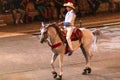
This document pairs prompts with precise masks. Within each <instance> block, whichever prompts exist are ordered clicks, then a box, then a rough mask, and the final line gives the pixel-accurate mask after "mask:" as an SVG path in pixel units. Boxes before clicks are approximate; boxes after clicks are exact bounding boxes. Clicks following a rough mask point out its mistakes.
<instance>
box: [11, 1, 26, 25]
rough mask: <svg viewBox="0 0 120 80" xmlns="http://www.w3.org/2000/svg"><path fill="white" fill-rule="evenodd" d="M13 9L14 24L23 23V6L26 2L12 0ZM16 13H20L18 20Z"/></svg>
mask: <svg viewBox="0 0 120 80" xmlns="http://www.w3.org/2000/svg"><path fill="white" fill-rule="evenodd" d="M13 4H14V8H13V10H12V14H13V19H14V22H15V24H18V23H19V22H20V23H23V20H24V16H25V6H26V0H13ZM17 13H20V18H18V16H17Z"/></svg>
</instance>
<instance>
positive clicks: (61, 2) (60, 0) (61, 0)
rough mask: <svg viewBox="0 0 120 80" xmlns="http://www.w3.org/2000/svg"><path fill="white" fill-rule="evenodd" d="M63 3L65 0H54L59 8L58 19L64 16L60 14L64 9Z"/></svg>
mask: <svg viewBox="0 0 120 80" xmlns="http://www.w3.org/2000/svg"><path fill="white" fill-rule="evenodd" d="M63 3H64V0H54V4H55V7H56V9H57V18H58V19H59V18H60V17H62V16H61V15H60V14H61V11H62V8H63Z"/></svg>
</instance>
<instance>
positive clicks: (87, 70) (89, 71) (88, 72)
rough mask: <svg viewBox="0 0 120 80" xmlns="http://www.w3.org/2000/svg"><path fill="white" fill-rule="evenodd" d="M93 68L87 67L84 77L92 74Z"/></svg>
mask: <svg viewBox="0 0 120 80" xmlns="http://www.w3.org/2000/svg"><path fill="white" fill-rule="evenodd" d="M91 71H92V70H91V68H89V67H87V68H85V69H84V72H83V73H82V74H83V75H87V74H90V73H91Z"/></svg>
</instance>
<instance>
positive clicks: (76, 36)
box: [62, 28, 83, 54]
mask: <svg viewBox="0 0 120 80" xmlns="http://www.w3.org/2000/svg"><path fill="white" fill-rule="evenodd" d="M66 33H67V32H66V31H65V30H62V40H63V42H64V43H66V51H65V54H67V53H68V52H69V51H70V48H69V45H68V43H67V40H66ZM82 36H83V33H82V31H81V30H80V29H79V28H74V30H73V32H72V35H71V41H76V40H79V42H81V38H82Z"/></svg>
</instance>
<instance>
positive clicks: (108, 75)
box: [0, 24, 120, 80]
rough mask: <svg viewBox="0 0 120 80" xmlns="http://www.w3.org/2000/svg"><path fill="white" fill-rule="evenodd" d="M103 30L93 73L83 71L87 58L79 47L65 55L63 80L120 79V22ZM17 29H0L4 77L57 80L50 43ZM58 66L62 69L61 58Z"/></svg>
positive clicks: (0, 63)
mask: <svg viewBox="0 0 120 80" xmlns="http://www.w3.org/2000/svg"><path fill="white" fill-rule="evenodd" d="M33 25H34V24H32V25H31V24H30V26H33ZM26 26H28V25H26ZM34 26H39V25H38V24H37V25H34ZM14 27H15V26H14ZM15 28H16V30H18V31H19V30H20V29H19V28H18V27H15ZM28 29H29V28H28ZM99 29H100V30H101V32H102V34H103V35H102V36H101V37H100V39H99V40H98V42H97V50H96V52H95V53H94V56H93V59H92V73H91V74H90V75H82V74H81V73H82V72H83V69H84V66H85V59H84V57H83V54H82V52H81V50H80V49H78V50H76V51H75V52H74V53H73V55H72V56H70V57H69V56H67V55H65V57H64V66H63V67H64V68H63V69H64V75H63V80H120V25H115V26H108V27H107V26H106V27H102V28H99ZM13 31H15V30H6V31H5V30H1V32H0V33H1V34H0V80H54V79H53V77H52V74H51V66H50V60H51V49H50V47H49V46H48V45H47V44H46V43H44V44H40V42H39V38H38V37H37V36H33V35H32V34H31V33H25V32H22V31H23V30H21V32H17V31H16V32H13ZM8 32H9V33H8ZM10 33H11V34H10ZM32 33H34V31H33V32H32ZM8 34H9V36H8ZM55 67H56V69H57V72H58V71H59V67H58V59H57V60H56V62H55Z"/></svg>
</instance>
